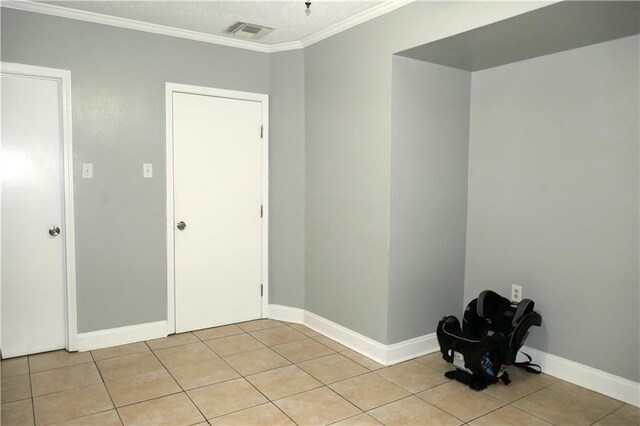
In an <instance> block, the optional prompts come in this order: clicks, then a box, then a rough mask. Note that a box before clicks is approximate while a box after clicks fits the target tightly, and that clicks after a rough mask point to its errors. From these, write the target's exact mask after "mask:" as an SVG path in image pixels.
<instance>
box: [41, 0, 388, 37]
mask: <svg viewBox="0 0 640 426" xmlns="http://www.w3.org/2000/svg"><path fill="white" fill-rule="evenodd" d="M42 3H47V4H49V5H54V6H62V7H65V8H70V9H77V10H82V11H88V12H93V13H98V14H102V15H108V16H114V17H118V18H126V19H132V20H136V21H142V22H148V23H152V24H158V25H163V26H167V27H173V28H178V29H181V30H188V31H194V32H197V33H204V34H208V35H214V36H223V37H231V38H234V36H229V35H227V34H224V31H225V30H226V29H227V28H228V27H229V26H230V25H232V24H234V23H235V22H236V21H243V22H249V23H252V24H259V25H265V26H268V27H272V28H275V29H274V30H273V31H272V32H270V33H269V34H267V35H266V36H264V37H263V38H261V39H258V40H251V41H252V42H254V43H258V44H262V45H264V46H273V45H276V44H281V43H290V42H298V41H301V40H303V39H305V38H307V37H310V36H312V35H315V34H318V33H320V32H322V31H323V30H326V29H328V28H329V27H332V26H334V25H336V24H339V23H341V22H343V21H346V20H349V19H352V18H354V17H355V16H356V15H359V14H361V13H363V12H365V11H368V10H370V9H372V8H373V9H375V8H377V7H379V6H380V5H381V4H382V3H384V2H383V1H365V0H363V1H336V0H315V1H313V0H312V3H311V14H310V15H309V16H307V15H306V14H305V12H304V9H305V4H304V0H296V1H291V0H285V1H283V0H268V1H266V0H263V1H246V0H238V1H191V0H179V1H146V0H142V1H46V2H42ZM239 39H242V40H246V39H245V38H239Z"/></svg>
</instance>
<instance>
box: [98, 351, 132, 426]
mask: <svg viewBox="0 0 640 426" xmlns="http://www.w3.org/2000/svg"><path fill="white" fill-rule="evenodd" d="M89 354H90V355H91V359H92V360H93V365H95V367H96V370H98V374H99V375H100V380H102V386H104V389H105V390H106V391H107V395H109V399H110V400H111V405H113V409H114V410H115V412H116V414H117V416H118V419H119V420H120V424H122V425H124V422H123V421H122V417H121V416H120V412H119V411H118V407H116V403H115V401H114V400H113V397H112V396H111V392H110V391H109V388H108V387H107V382H106V381H105V380H104V377H103V376H102V371H100V368H99V367H98V363H97V362H96V359H95V357H94V356H93V352H91V351H89Z"/></svg>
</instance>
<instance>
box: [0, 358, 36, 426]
mask: <svg viewBox="0 0 640 426" xmlns="http://www.w3.org/2000/svg"><path fill="white" fill-rule="evenodd" d="M27 371H28V372H29V387H30V390H31V392H30V393H31V414H32V415H33V424H34V425H35V424H36V399H35V398H34V396H33V386H32V381H31V357H30V356H27ZM0 423H1V422H0Z"/></svg>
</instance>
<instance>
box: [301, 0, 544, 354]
mask: <svg viewBox="0 0 640 426" xmlns="http://www.w3.org/2000/svg"><path fill="white" fill-rule="evenodd" d="M541 6H544V3H540V2H531V3H520V2H508V3H505V2H486V3H485V2H464V3H463V2H415V3H412V4H410V5H408V6H405V7H402V8H399V9H398V10H396V11H394V12H392V13H389V14H386V15H384V16H381V17H379V18H376V19H373V20H371V21H368V22H366V23H364V24H361V25H358V26H356V27H354V28H351V29H349V30H347V31H344V32H342V33H340V34H337V35H335V36H333V37H330V38H328V39H325V40H323V41H321V42H319V43H316V44H314V45H312V46H309V47H307V48H305V50H304V53H305V113H306V129H305V133H306V152H305V158H306V165H305V167H306V194H305V197H306V223H305V254H306V259H305V277H306V292H305V297H306V309H307V310H310V311H311V312H314V313H316V314H318V315H321V316H323V317H325V318H328V319H330V320H332V321H334V322H336V323H338V324H340V325H343V326H345V327H348V328H350V329H352V330H355V331H356V332H359V333H361V334H364V335H365V336H367V337H370V338H372V339H374V340H376V341H378V342H381V343H388V338H387V310H388V293H389V227H390V179H391V171H390V167H391V166H390V164H391V163H390V153H391V78H392V74H391V72H392V70H391V58H392V55H393V53H395V52H399V51H402V50H406V49H408V48H410V47H414V46H417V45H421V44H424V43H428V42H430V41H433V40H437V39H439V38H443V37H447V36H450V35H453V34H457V33H459V32H462V31H466V30H469V29H472V28H476V27H479V26H482V25H487V24H489V23H492V22H495V21H498V20H500V19H506V18H508V17H511V16H514V15H517V14H520V13H524V12H527V11H529V10H532V9H536V8H539V7H541ZM404 321H407V322H410V321H412V320H411V319H409V318H407V319H406V320H405V319H403V318H400V319H399V322H398V323H397V327H398V328H402V327H403V325H404ZM432 331H435V330H432Z"/></svg>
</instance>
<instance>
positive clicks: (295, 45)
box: [0, 0, 415, 53]
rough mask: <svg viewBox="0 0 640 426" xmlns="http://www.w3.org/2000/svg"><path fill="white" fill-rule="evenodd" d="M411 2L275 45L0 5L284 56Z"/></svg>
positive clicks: (26, 1) (392, 0) (397, 0)
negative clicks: (284, 53)
mask: <svg viewBox="0 0 640 426" xmlns="http://www.w3.org/2000/svg"><path fill="white" fill-rule="evenodd" d="M413 1H415V0H387V1H385V2H384V3H381V4H379V5H378V6H375V7H372V8H371V9H367V10H365V11H363V12H360V13H358V14H357V15H354V16H352V17H351V18H348V19H345V20H344V21H342V22H338V23H337V24H334V25H332V26H330V27H328V28H325V29H324V30H322V31H319V32H317V33H316V34H312V35H310V36H307V37H305V38H304V39H302V40H300V41H293V42H288V43H278V44H271V45H268V44H261V43H256V42H252V41H245V40H238V39H235V38H231V37H224V36H218V35H214V34H207V33H202V32H198V31H190V30H185V29H181V28H175V27H170V26H167V25H160V24H152V23H150V22H143V21H138V20H135V19H127V18H120V17H117V16H110V15H104V14H101V13H95V12H88V11H84V10H78V9H71V8H68V7H63V6H58V5H53V4H49V3H39V2H34V1H31V0H2V2H1V3H0V5H1V6H2V7H7V8H10V9H18V10H24V11H27V12H35V13H42V14H46V15H53V16H59V17H61V18H68V19H76V20H79V21H86V22H93V23H96V24H103V25H110V26H112V27H119V28H126V29H130V30H137V31H145V32H148V33H154V34H161V35H166V36H169V37H178V38H184V39H188V40H195V41H201V42H205V43H212V44H218V45H221V46H228V47H236V48H239V49H247V50H253V51H256V52H263V53H275V52H284V51H287V50H297V49H302V48H304V47H307V46H310V45H312V44H314V43H317V42H319V41H321V40H324V39H325V38H327V37H331V36H332V35H335V34H338V33H339V32H342V31H345V30H347V29H349V28H352V27H354V26H356V25H359V24H362V23H363V22H366V21H368V20H370V19H373V18H377V17H378V16H381V15H384V14H385V13H389V12H391V11H393V10H396V9H398V8H399V7H402V6H405V5H407V4H409V3H412V2H413Z"/></svg>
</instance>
